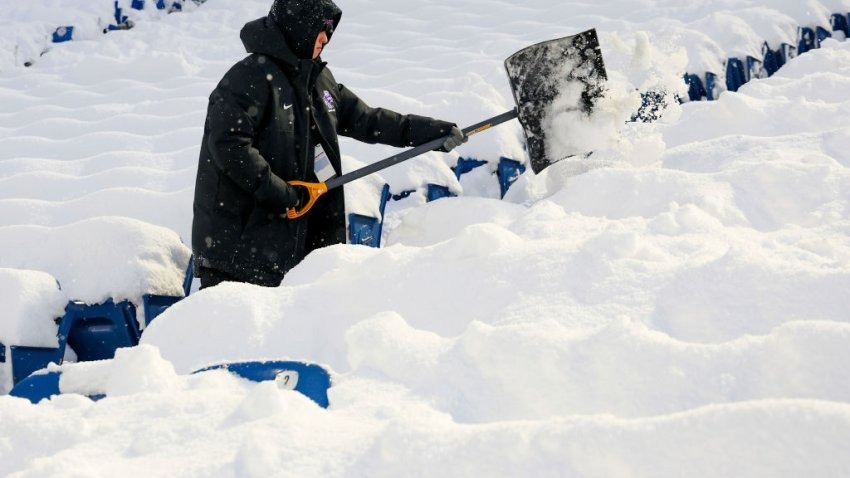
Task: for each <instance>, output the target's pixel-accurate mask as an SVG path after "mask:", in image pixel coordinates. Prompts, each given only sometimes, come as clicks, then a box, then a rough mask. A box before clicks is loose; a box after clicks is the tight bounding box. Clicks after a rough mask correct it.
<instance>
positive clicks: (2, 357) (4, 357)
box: [0, 342, 6, 363]
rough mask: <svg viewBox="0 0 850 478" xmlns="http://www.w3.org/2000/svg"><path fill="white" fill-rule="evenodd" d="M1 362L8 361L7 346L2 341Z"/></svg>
mask: <svg viewBox="0 0 850 478" xmlns="http://www.w3.org/2000/svg"><path fill="white" fill-rule="evenodd" d="M0 363H6V346H5V345H3V342H0Z"/></svg>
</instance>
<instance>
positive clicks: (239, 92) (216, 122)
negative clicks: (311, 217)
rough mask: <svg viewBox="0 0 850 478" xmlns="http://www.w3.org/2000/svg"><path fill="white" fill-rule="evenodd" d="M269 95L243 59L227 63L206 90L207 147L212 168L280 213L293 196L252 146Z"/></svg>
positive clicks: (294, 199) (295, 195)
mask: <svg viewBox="0 0 850 478" xmlns="http://www.w3.org/2000/svg"><path fill="white" fill-rule="evenodd" d="M269 96H270V95H269V89H268V82H267V80H266V78H265V75H263V74H262V72H261V71H260V70H258V69H254V68H251V67H250V66H249V65H246V64H244V63H238V64H237V65H236V66H234V67H233V68H231V70H230V71H228V72H227V74H226V75H225V76H224V78H223V79H222V80H221V82H220V83H219V85H218V87H216V89H215V90H214V91H213V93H212V95H210V104H209V109H208V112H207V121H208V124H209V128H210V134H209V136H208V139H207V146H208V147H209V149H210V152H211V155H212V158H213V162H214V163H215V166H216V168H217V169H218V170H220V171H221V172H222V173H224V174H225V175H226V176H227V177H228V178H230V179H231V180H233V182H234V183H236V184H237V185H238V186H239V187H240V188H242V189H243V190H245V191H246V192H247V193H250V194H253V195H254V197H255V198H256V200H257V202H258V203H259V204H260V205H262V206H263V207H265V208H267V209H269V210H271V211H273V212H276V213H283V212H285V211H286V209H288V208H292V207H296V206H297V205H298V199H299V195H298V193H297V192H296V190H295V188H293V187H292V186H290V185H289V184H287V183H286V181H284V180H283V179H281V178H280V177H278V176H277V175H275V174H274V173H273V172H272V171H271V167H270V166H269V163H268V162H267V161H266V160H265V158H263V155H262V154H261V153H260V151H259V149H258V148H257V145H256V141H257V129H258V126H259V123H260V120H261V119H262V118H263V114H264V113H265V109H266V108H267V107H268V106H267V102H268V100H269Z"/></svg>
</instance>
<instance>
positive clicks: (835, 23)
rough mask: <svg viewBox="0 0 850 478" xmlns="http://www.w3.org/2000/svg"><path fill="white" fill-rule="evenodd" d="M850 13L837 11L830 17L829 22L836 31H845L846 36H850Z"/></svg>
mask: <svg viewBox="0 0 850 478" xmlns="http://www.w3.org/2000/svg"><path fill="white" fill-rule="evenodd" d="M848 19H850V14H847V15H844V14H843V13H835V14H833V15H832V16H831V17H830V18H829V24H830V25H831V26H832V31H834V32H844V37H845V38H850V21H848Z"/></svg>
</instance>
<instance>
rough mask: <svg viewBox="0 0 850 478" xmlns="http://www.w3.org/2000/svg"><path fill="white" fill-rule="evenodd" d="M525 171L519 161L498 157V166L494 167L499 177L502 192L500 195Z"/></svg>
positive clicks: (506, 191)
mask: <svg viewBox="0 0 850 478" xmlns="http://www.w3.org/2000/svg"><path fill="white" fill-rule="evenodd" d="M524 172H525V166H523V165H522V163H520V162H519V161H515V160H513V159H509V158H505V157H502V158H499V166H498V168H497V169H496V175H497V176H498V177H499V188H500V189H501V192H502V197H505V194H507V193H508V189H510V187H511V185H512V184H513V183H514V181H516V180H517V178H519V177H520V175H522V173H524Z"/></svg>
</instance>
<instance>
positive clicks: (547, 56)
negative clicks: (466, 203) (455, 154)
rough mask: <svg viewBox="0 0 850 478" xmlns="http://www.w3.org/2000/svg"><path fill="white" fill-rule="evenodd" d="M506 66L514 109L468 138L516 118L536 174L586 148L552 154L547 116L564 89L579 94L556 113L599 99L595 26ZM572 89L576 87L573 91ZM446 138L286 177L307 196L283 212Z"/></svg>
mask: <svg viewBox="0 0 850 478" xmlns="http://www.w3.org/2000/svg"><path fill="white" fill-rule="evenodd" d="M505 69H506V70H507V73H508V78H509V79H510V83H511V89H512V90H513V94H514V101H515V102H516V105H517V106H516V108H514V109H512V110H510V111H507V112H505V113H502V114H500V115H497V116H494V117H492V118H489V119H486V120H484V121H481V122H480V123H476V124H474V125H472V126H468V127H466V128H464V129H463V134H464V135H466V136H467V137H469V136H472V135H474V134H477V133H480V132H482V131H485V130H487V129H490V128H492V127H493V126H496V125H499V124H502V123H504V122H506V121H509V120H512V119H514V118H519V122H520V124H521V125H522V129H523V132H524V133H525V139H526V145H527V147H528V154H529V157H530V158H531V167H532V169H533V170H534V172H535V173H539V172H540V171H542V170H543V169H545V168H546V167H547V166H549V165H550V164H552V163H554V162H556V161H559V160H561V159H564V158H565V157H569V156H573V155H575V154H582V153H585V152H586V151H575V152H574V153H573V154H567V155H566V156H563V157H560V158H550V157H549V156H548V155H547V152H546V146H545V145H546V131H545V129H546V128H545V120H546V117H547V116H548V115H549V114H550V112H551V110H552V108H551V106H552V103H553V102H554V101H555V99H556V98H558V97H559V96H560V95H561V93H562V92H565V91H566V90H567V89H571V91H573V92H575V91H579V90H580V95H577V96H578V99H577V101H576V104H575V105H566V106H564V105H562V106H560V107H559V108H561V109H560V110H559V112H560V111H574V110H575V111H582V112H584V113H586V114H590V112H591V111H592V110H593V106H594V104H595V102H596V100H597V98H599V97H600V96H602V93H603V89H604V82H605V80H607V76H606V73H605V64H604V63H603V61H602V52H601V50H600V48H599V40H598V38H597V36H596V30H594V29H590V30H587V31H585V32H582V33H579V34H577V35H573V36H569V37H564V38H558V39H556V40H549V41H545V42H541V43H537V44H535V45H532V46H529V47H527V48H524V49H522V50H520V51H518V52H516V53H514V54H513V55H511V56H510V57H509V58H508V59H507V60H505ZM573 88H578V89H579V90H573ZM447 138H448V136H446V137H444V138H439V139H435V140H433V141H429V142H428V143H425V144H422V145H420V146H417V147H415V148H412V149H409V150H407V151H404V152H402V153H399V154H396V155H393V156H390V157H389V158H386V159H382V160H380V161H378V162H376V163H373V164H370V165H368V166H365V167H363V168H360V169H357V170H355V171H352V172H350V173H346V174H343V175H342V176H335V177H333V178H331V179H329V180H328V181H326V182H321V183H310V182H305V181H289V184H291V185H293V186H303V187H305V188H307V190H308V191H309V193H310V199H309V200H308V201H307V204H306V205H305V206H304V207H303V208H302V209H301V210H295V209H291V210H289V212H288V213H287V217H289V218H290V219H296V218H298V217H301V216H303V215H304V214H306V213H307V211H309V210H310V209H311V208H312V207H313V205H314V204H316V201H317V200H318V199H319V197H320V196H321V195H323V194H324V193H326V192H328V191H330V190H331V189H334V188H338V187H340V186H342V185H344V184H347V183H350V182H351V181H354V180H356V179H360V178H362V177H364V176H367V175H369V174H372V173H374V172H377V171H380V170H382V169H386V168H388V167H390V166H393V165H395V164H398V163H401V162H402V161H407V160H408V159H411V158H414V157H416V156H419V155H421V154H424V153H427V152H428V151H433V150H435V149H437V148H439V147H440V146H442V144H443V142H445V140H446V139H447Z"/></svg>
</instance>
